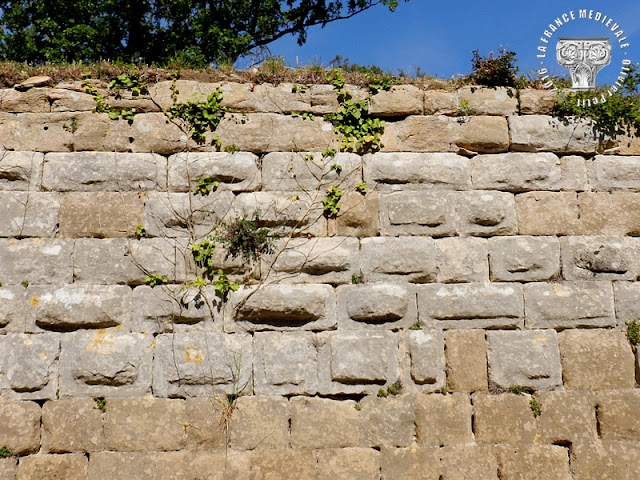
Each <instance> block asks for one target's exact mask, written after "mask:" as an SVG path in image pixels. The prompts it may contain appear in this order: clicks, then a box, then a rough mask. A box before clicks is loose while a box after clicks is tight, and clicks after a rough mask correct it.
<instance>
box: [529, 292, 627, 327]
mask: <svg viewBox="0 0 640 480" xmlns="http://www.w3.org/2000/svg"><path fill="white" fill-rule="evenodd" d="M524 297H525V316H526V324H527V326H528V327H530V328H556V329H558V330H561V329H565V328H579V327H601V326H602V327H604V326H612V325H615V323H616V320H615V315H614V310H613V289H612V287H611V284H610V283H609V282H587V281H581V282H562V283H528V284H526V285H524Z"/></svg>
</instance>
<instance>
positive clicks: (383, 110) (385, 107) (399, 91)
mask: <svg viewBox="0 0 640 480" xmlns="http://www.w3.org/2000/svg"><path fill="white" fill-rule="evenodd" d="M423 113H424V91H423V90H422V89H420V88H418V87H416V86H414V85H393V86H392V87H391V88H390V89H389V90H387V91H384V90H381V91H379V92H378V93H376V94H375V95H374V96H372V97H371V98H370V100H369V114H370V115H375V116H379V117H405V116H407V115H422V114H423Z"/></svg>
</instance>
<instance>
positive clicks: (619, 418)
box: [596, 389, 640, 442]
mask: <svg viewBox="0 0 640 480" xmlns="http://www.w3.org/2000/svg"><path fill="white" fill-rule="evenodd" d="M596 401H597V405H598V410H597V414H596V415H597V417H598V425H599V427H600V430H599V433H600V437H601V438H602V439H603V440H631V441H636V442H637V441H638V440H640V418H638V409H639V408H640V391H638V389H633V390H617V391H611V392H605V391H600V392H597V394H596Z"/></svg>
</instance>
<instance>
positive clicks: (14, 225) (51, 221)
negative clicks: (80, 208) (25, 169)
mask: <svg viewBox="0 0 640 480" xmlns="http://www.w3.org/2000/svg"><path fill="white" fill-rule="evenodd" d="M59 199H60V196H59V195H58V194H57V193H40V192H32V193H28V192H10V191H8V192H1V191H0V203H2V204H3V205H5V207H6V208H5V209H4V211H3V212H0V236H1V237H53V236H55V234H56V233H57V231H58V213H59V210H60V201H59Z"/></svg>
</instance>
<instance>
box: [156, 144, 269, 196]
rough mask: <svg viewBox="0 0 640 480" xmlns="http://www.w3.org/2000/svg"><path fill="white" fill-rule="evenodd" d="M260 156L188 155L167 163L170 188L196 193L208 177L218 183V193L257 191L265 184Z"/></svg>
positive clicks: (208, 153)
mask: <svg viewBox="0 0 640 480" xmlns="http://www.w3.org/2000/svg"><path fill="white" fill-rule="evenodd" d="M257 163H258V157H256V156H255V155H253V154H251V153H245V152H238V153H224V152H189V153H178V154H176V155H172V156H171V157H169V160H168V169H169V170H168V188H169V190H170V191H174V192H194V191H195V188H196V186H197V184H198V181H199V180H200V179H201V178H202V177H203V176H205V175H206V176H207V177H210V178H212V179H213V180H214V181H216V182H218V186H217V189H218V190H231V191H234V192H244V191H252V190H257V189H258V188H259V187H260V185H261V182H262V177H261V174H260V170H259V169H258V165H257Z"/></svg>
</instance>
